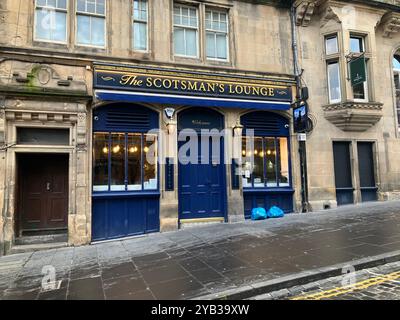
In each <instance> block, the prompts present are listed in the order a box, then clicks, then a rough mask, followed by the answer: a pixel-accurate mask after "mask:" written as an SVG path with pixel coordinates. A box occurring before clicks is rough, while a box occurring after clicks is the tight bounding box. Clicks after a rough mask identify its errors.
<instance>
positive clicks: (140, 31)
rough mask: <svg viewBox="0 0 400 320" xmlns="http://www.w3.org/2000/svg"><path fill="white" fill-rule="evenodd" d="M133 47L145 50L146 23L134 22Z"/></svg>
mask: <svg viewBox="0 0 400 320" xmlns="http://www.w3.org/2000/svg"><path fill="white" fill-rule="evenodd" d="M133 48H134V49H135V50H147V24H145V23H139V22H136V23H134V26H133Z"/></svg>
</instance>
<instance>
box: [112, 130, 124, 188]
mask: <svg viewBox="0 0 400 320" xmlns="http://www.w3.org/2000/svg"><path fill="white" fill-rule="evenodd" d="M124 180H125V135H124V134H118V133H114V134H112V135H111V191H123V190H125V181H124Z"/></svg>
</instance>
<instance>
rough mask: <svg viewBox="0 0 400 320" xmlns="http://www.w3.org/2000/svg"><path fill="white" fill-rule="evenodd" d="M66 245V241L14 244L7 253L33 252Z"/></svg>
mask: <svg viewBox="0 0 400 320" xmlns="http://www.w3.org/2000/svg"><path fill="white" fill-rule="evenodd" d="M65 247H68V242H53V243H41V244H22V245H14V246H13V247H12V248H11V250H10V252H9V254H18V253H26V252H35V251H42V250H51V249H59V248H65Z"/></svg>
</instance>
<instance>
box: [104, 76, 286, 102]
mask: <svg viewBox="0 0 400 320" xmlns="http://www.w3.org/2000/svg"><path fill="white" fill-rule="evenodd" d="M103 79H104V77H103ZM120 84H121V85H123V86H133V87H147V88H157V89H167V90H181V91H192V92H203V93H220V94H228V95H245V96H257V97H275V95H276V93H278V94H279V95H281V96H282V95H284V94H286V91H285V90H282V89H280V91H279V89H277V88H274V87H270V86H267V85H261V84H260V85H251V84H249V85H246V84H240V83H235V82H227V83H223V82H222V83H221V82H219V81H197V80H190V79H177V78H173V77H172V78H171V79H170V78H166V77H163V76H160V77H156V78H155V77H151V76H146V75H142V74H138V75H135V74H124V75H122V76H121V80H120ZM276 90H278V91H276Z"/></svg>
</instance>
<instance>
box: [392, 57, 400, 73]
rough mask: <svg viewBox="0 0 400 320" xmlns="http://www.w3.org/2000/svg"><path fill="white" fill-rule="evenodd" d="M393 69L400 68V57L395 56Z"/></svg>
mask: <svg viewBox="0 0 400 320" xmlns="http://www.w3.org/2000/svg"><path fill="white" fill-rule="evenodd" d="M393 69H396V70H400V57H399V56H395V57H394V58H393Z"/></svg>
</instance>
